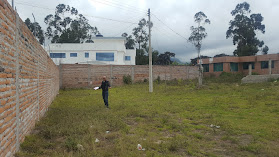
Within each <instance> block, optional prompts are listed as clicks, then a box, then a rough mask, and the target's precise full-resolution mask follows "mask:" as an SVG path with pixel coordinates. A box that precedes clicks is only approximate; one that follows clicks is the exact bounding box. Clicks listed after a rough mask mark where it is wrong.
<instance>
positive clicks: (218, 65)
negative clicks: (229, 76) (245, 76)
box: [214, 63, 223, 72]
mask: <svg viewBox="0 0 279 157" xmlns="http://www.w3.org/2000/svg"><path fill="white" fill-rule="evenodd" d="M219 71H223V63H214V72H219Z"/></svg>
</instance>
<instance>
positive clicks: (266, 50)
mask: <svg viewBox="0 0 279 157" xmlns="http://www.w3.org/2000/svg"><path fill="white" fill-rule="evenodd" d="M268 50H269V47H268V46H265V47H264V48H263V54H264V55H267V53H268Z"/></svg>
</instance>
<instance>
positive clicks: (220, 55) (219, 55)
mask: <svg viewBox="0 0 279 157" xmlns="http://www.w3.org/2000/svg"><path fill="white" fill-rule="evenodd" d="M226 56H230V55H227V54H225V53H221V54H218V55H215V56H214V57H226Z"/></svg>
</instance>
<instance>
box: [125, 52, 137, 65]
mask: <svg viewBox="0 0 279 157" xmlns="http://www.w3.org/2000/svg"><path fill="white" fill-rule="evenodd" d="M125 56H131V60H130V61H124V62H125V65H136V50H135V49H133V50H126V54H125ZM125 56H124V59H125Z"/></svg>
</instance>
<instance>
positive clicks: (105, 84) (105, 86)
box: [100, 76, 111, 108]
mask: <svg viewBox="0 0 279 157" xmlns="http://www.w3.org/2000/svg"><path fill="white" fill-rule="evenodd" d="M109 88H111V86H110V83H109V81H107V77H106V76H103V81H102V85H101V86H100V89H102V91H103V92H102V95H103V99H104V103H105V105H106V107H107V108H109V104H108V96H109V93H108V90H109Z"/></svg>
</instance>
